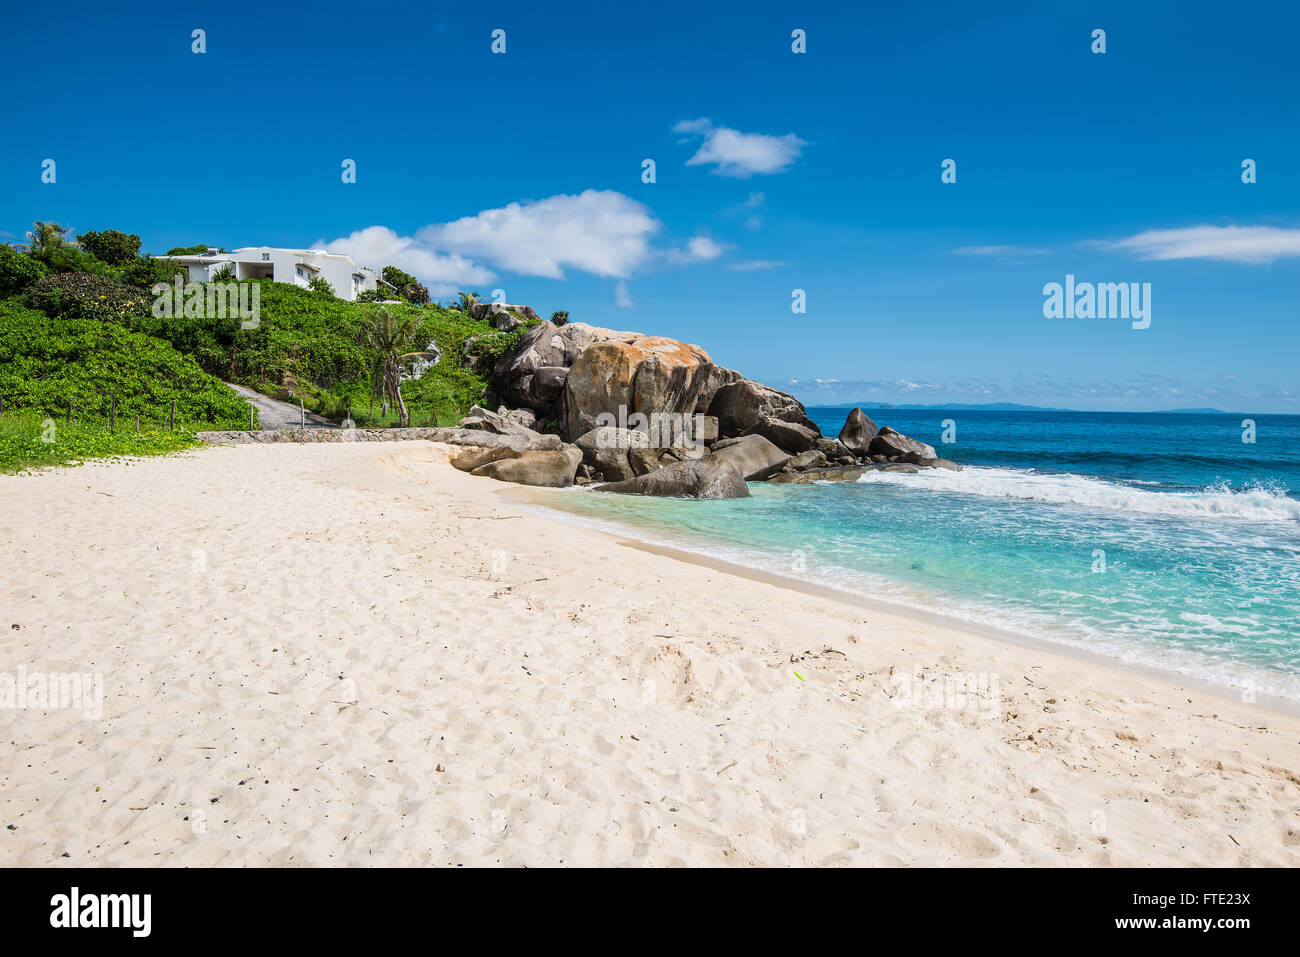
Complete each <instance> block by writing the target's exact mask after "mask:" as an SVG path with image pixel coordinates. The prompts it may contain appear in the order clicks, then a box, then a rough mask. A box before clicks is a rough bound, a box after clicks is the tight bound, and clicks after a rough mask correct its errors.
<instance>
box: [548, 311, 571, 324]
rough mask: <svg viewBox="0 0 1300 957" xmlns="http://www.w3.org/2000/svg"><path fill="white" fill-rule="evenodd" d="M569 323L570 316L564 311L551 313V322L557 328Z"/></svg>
mask: <svg viewBox="0 0 1300 957" xmlns="http://www.w3.org/2000/svg"><path fill="white" fill-rule="evenodd" d="M568 321H569V314H568V313H567V312H565V311H564V310H563V309H557V310H555V312H553V313H551V322H552V323H554V324H555V325H557V326H562V325H564V324H565V323H566V322H568Z"/></svg>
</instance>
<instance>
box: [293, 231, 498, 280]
mask: <svg viewBox="0 0 1300 957" xmlns="http://www.w3.org/2000/svg"><path fill="white" fill-rule="evenodd" d="M322 247H323V248H325V249H327V250H329V251H330V252H332V253H346V254H347V255H349V256H351V257H352V260H353V261H354V262H355V263H356V264H357V265H359V266H370V267H371V268H373V269H375V270H379V269H382V268H383V267H384V266H396V267H398V268H399V269H403V270H405V271H406V272H409V273H411V274H412V275H413V276H415V278H417V279H419V280H420V281H421V282H422V283H424V284H425V285H426V286H428V287H429V291H430V292H431V293H432V294H433V295H435V296H447V295H451V294H452V293H454V292H456V291H457V290H459V289H464V288H466V287H467V286H472V285H474V284H475V283H485V282H491V281H492V280H493V279H495V278H496V274H495V273H493V272H492V270H490V269H488V268H486V267H484V266H480V265H477V264H476V263H474V262H473V260H470V259H466V258H465V257H464V256H458V255H454V254H451V255H448V254H446V253H440V252H438V251H437V250H434V249H431V248H429V247H428V246H426V245H425V244H423V243H421V242H419V241H418V240H416V239H412V238H411V237H409V236H399V235H397V233H395V232H393V231H392V230H391V229H389V228H388V227H387V226H368V227H367V228H365V229H362V230H358V231H357V232H355V233H352V234H351V235H349V236H344V237H343V238H342V239H335V240H333V241H332V242H328V243H327V242H325V241H324V240H317V241H316V242H315V243H314V244H313V247H312V248H314V249H320V248H322Z"/></svg>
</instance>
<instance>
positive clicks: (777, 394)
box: [709, 379, 821, 451]
mask: <svg viewBox="0 0 1300 957" xmlns="http://www.w3.org/2000/svg"><path fill="white" fill-rule="evenodd" d="M709 415H713V416H717V418H718V428H719V430H720V431H721V433H722V434H723V435H725V436H727V437H734V436H737V435H744V434H745V433H746V432H748V431H749V430H750V429H752V428H754V427H755V426H757V425H758V424H759V423H760V422H761V421H762V419H763V416H769V417H771V418H773V419H779V420H781V421H782V422H794V423H795V424H797V425H802V426H804V427H805V428H808V429H811V430H812V431H813V433H814V434H816V435H820V434H821V432H820V430H819V429H818V428H817V426H816V424H815V423H814V422H813V421H812V420H811V419H810V418H808V413H807V410H805V409H804V407H803V403H802V402H800V401H799V400H798V399H796V398H795V397H794V396H792V395H790V394H789V393H787V392H782V391H781V390H779V389H773V388H771V387H769V386H765V385H762V384H760V383H758V382H753V381H751V380H749V379H740V380H738V381H736V382H732V383H730V384H728V385H724V386H722V387H721V388H719V389H718V391H717V392H716V393H715V394H714V396H713V401H712V402H710V403H709ZM799 451H803V450H802V449H800V450H799Z"/></svg>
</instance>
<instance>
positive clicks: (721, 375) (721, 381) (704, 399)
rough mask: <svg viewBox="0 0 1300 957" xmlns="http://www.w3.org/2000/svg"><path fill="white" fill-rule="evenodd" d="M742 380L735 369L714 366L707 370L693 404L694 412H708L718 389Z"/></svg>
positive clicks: (741, 376)
mask: <svg viewBox="0 0 1300 957" xmlns="http://www.w3.org/2000/svg"><path fill="white" fill-rule="evenodd" d="M743 378H745V377H744V376H743V375H741V374H740V373H739V372H737V371H736V370H735V369H728V368H727V367H725V366H718V365H715V366H714V367H713V368H712V369H710V370H709V375H708V378H707V379H705V380H704V387H703V388H702V389H700V398H699V401H698V402H696V403H695V411H696V412H708V411H709V406H710V405H711V404H712V403H713V397H714V396H715V395H717V394H718V390H719V389H721V388H722V387H723V386H724V385H731V384H732V383H733V382H739V381H740V380H741V379H743Z"/></svg>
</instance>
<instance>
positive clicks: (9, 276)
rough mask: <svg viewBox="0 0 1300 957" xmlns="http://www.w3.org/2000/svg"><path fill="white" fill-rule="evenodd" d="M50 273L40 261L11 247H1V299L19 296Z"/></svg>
mask: <svg viewBox="0 0 1300 957" xmlns="http://www.w3.org/2000/svg"><path fill="white" fill-rule="evenodd" d="M48 272H49V269H47V268H46V266H45V263H43V262H41V261H40V260H39V259H33V258H32V257H31V256H29V255H27V254H26V253H20V252H18V251H17V250H16V249H13V248H11V247H9V246H0V299H8V298H9V297H10V296H15V295H17V294H18V293H20V292H22V291H23V290H24V289H26V288H27V287H28V286H30V285H31V284H32V283H34V282H36V281H37V280H38V279H41V278H42V277H44V276H45V275H46V274H47V273H48Z"/></svg>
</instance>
